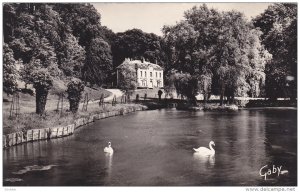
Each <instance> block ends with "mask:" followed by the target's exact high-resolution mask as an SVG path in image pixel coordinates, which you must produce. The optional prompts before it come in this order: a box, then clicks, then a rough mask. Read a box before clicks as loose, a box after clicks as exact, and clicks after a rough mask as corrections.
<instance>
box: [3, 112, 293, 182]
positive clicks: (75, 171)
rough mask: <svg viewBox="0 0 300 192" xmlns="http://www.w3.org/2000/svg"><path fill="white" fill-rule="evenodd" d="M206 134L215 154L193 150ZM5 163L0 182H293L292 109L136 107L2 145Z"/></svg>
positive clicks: (202, 142) (203, 142)
mask: <svg viewBox="0 0 300 192" xmlns="http://www.w3.org/2000/svg"><path fill="white" fill-rule="evenodd" d="M211 140H213V141H214V142H215V144H216V145H215V147H214V148H215V151H216V154H215V155H214V156H210V157H203V156H201V154H195V153H194V152H193V148H198V147H199V146H205V147H208V143H209V142H210V141H211ZM108 141H111V142H112V147H113V148H114V154H113V155H112V156H108V155H105V154H104V152H103V149H104V147H105V146H107V142H108ZM266 165H268V166H266ZM273 165H274V166H275V167H281V168H280V171H281V173H282V174H279V175H278V174H277V172H278V169H277V172H276V173H272V174H270V175H267V177H266V179H265V177H264V176H260V169H261V168H262V167H264V166H265V167H264V168H263V169H262V171H261V174H264V173H265V172H267V171H268V168H270V169H271V170H272V171H273V167H272V166H273ZM3 169H4V171H3V180H4V181H3V182H4V183H3V184H4V186H9V185H12V186H103V185H104V186H261V185H264V186H269V185H280V186H295V185H297V110H296V109H282V108H280V109H247V110H240V111H238V112H203V111H202V112H185V111H177V110H172V109H169V110H165V109H163V110H154V111H142V112H136V113H133V114H129V115H125V116H119V117H112V118H108V119H103V120H99V121H96V122H95V123H94V124H90V125H88V126H85V127H82V128H79V129H78V130H76V131H75V133H74V134H73V135H72V136H69V137H65V138H60V139H54V140H48V141H39V142H32V143H27V144H22V145H18V146H14V147H10V148H8V149H5V150H3ZM275 169H276V168H275Z"/></svg>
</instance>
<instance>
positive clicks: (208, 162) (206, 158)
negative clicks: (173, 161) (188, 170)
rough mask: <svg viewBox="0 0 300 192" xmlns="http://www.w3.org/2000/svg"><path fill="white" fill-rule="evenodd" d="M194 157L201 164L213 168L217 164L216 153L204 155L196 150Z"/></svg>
mask: <svg viewBox="0 0 300 192" xmlns="http://www.w3.org/2000/svg"><path fill="white" fill-rule="evenodd" d="M193 158H194V160H195V161H196V162H198V163H199V165H205V166H207V167H209V168H213V167H214V166H215V161H216V159H215V155H203V154H201V153H199V152H195V153H194V154H193Z"/></svg>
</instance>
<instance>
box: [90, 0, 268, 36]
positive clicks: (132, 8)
mask: <svg viewBox="0 0 300 192" xmlns="http://www.w3.org/2000/svg"><path fill="white" fill-rule="evenodd" d="M201 4H202V3H93V5H94V7H95V8H96V9H97V10H98V12H99V13H100V14H101V24H102V25H104V26H107V27H108V28H110V29H111V30H112V31H113V32H115V33H117V32H124V31H126V30H129V29H133V28H137V29H141V30H143V31H144V32H147V33H155V34H157V35H162V32H161V29H162V27H163V26H164V25H174V24H176V22H178V21H180V20H182V19H183V14H184V12H185V11H186V10H188V9H190V8H192V7H193V6H195V5H197V6H199V5H201ZM206 4H207V6H208V7H209V8H216V9H217V10H219V11H230V10H237V11H240V12H242V13H244V14H245V16H246V17H247V18H248V19H249V20H250V19H251V18H253V17H255V16H257V15H259V14H260V13H262V12H263V11H264V10H265V9H266V8H267V7H268V6H269V5H270V3H206Z"/></svg>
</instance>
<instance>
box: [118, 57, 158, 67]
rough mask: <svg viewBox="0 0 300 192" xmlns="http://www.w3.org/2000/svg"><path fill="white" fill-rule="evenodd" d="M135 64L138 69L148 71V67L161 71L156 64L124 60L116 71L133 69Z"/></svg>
mask: <svg viewBox="0 0 300 192" xmlns="http://www.w3.org/2000/svg"><path fill="white" fill-rule="evenodd" d="M136 64H137V66H138V68H139V69H148V68H149V67H153V69H155V70H163V68H162V67H161V66H159V65H157V64H154V63H150V62H148V61H141V60H130V59H128V58H125V60H124V61H123V63H122V64H121V65H119V66H118V67H117V69H121V68H123V67H130V68H134V69H135V65H136Z"/></svg>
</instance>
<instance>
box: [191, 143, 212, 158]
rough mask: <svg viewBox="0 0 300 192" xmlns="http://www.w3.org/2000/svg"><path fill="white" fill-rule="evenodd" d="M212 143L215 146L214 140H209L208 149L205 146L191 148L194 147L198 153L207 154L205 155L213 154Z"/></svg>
mask: <svg viewBox="0 0 300 192" xmlns="http://www.w3.org/2000/svg"><path fill="white" fill-rule="evenodd" d="M212 145H214V146H215V142H213V141H210V142H209V148H210V149H208V148H206V147H199V148H198V149H195V148H193V149H194V151H195V152H197V153H199V154H201V155H207V156H208V155H214V154H215V150H214V148H212Z"/></svg>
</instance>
